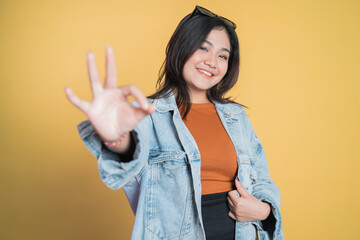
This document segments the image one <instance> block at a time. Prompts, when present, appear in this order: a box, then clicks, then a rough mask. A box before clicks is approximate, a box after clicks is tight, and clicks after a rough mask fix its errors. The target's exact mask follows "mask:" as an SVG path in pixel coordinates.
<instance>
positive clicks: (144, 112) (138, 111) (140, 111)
mask: <svg viewBox="0 0 360 240" xmlns="http://www.w3.org/2000/svg"><path fill="white" fill-rule="evenodd" d="M134 111H135V117H136V119H137V120H138V121H141V119H143V118H144V117H146V116H147V115H149V114H151V113H153V112H154V111H155V107H154V105H152V104H149V105H148V108H147V109H146V110H144V109H143V108H135V110H134Z"/></svg>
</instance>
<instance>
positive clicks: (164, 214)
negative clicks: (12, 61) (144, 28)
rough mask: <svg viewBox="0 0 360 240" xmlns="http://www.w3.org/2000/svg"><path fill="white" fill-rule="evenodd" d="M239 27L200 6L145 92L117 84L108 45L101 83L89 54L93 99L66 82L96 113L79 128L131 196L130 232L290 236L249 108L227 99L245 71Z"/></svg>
mask: <svg viewBox="0 0 360 240" xmlns="http://www.w3.org/2000/svg"><path fill="white" fill-rule="evenodd" d="M235 27H236V25H235V24H234V23H233V22H231V21H230V20H228V19H226V18H223V17H220V16H218V15H216V14H214V13H212V12H210V11H209V10H207V9H204V8H202V7H199V6H197V7H196V8H195V10H194V11H193V12H192V13H191V14H189V15H187V16H185V18H184V19H183V20H182V21H181V22H180V24H179V25H178V27H177V29H176V30H175V32H174V34H173V36H172V37H171V39H170V41H169V44H168V46H167V51H166V59H165V62H164V67H163V69H162V72H161V73H160V75H159V79H158V90H157V92H156V93H155V94H153V95H152V96H149V97H148V98H145V96H144V95H143V93H142V91H141V90H140V89H139V88H138V87H136V86H134V85H131V86H120V87H117V77H116V69H115V58H114V53H113V50H112V48H111V47H109V46H108V47H107V50H106V58H107V59H106V63H107V75H106V80H105V84H104V87H103V86H101V84H100V81H99V76H98V74H97V68H96V65H95V58H94V55H93V54H92V53H91V52H89V53H88V56H87V61H88V69H89V76H90V83H91V88H92V92H93V96H94V98H93V101H92V102H86V101H83V100H81V99H79V98H78V97H77V96H76V95H74V93H73V92H72V91H71V90H70V89H69V88H67V89H66V95H67V97H68V99H69V100H70V102H71V103H72V104H74V105H75V106H76V107H78V108H79V109H80V110H81V111H83V112H84V113H85V114H86V115H87V117H88V119H89V120H88V121H85V122H83V123H81V124H79V126H78V129H79V133H80V135H81V138H82V139H83V141H84V143H85V144H86V146H87V147H88V148H89V150H90V151H91V152H92V153H93V154H94V155H95V156H96V157H97V158H98V161H99V162H98V166H99V171H100V175H101V178H102V180H103V181H104V183H105V184H106V185H107V186H109V187H110V188H112V189H119V188H123V189H124V191H125V193H126V195H127V197H128V200H129V202H130V205H131V207H132V210H133V212H134V213H135V222H134V229H133V235H132V239H188V240H193V239H208V240H209V239H210V240H211V239H223V240H230V239H231V240H234V239H246V240H248V239H256V238H260V239H283V234H282V218H281V214H280V194H279V190H278V188H277V187H276V186H275V184H274V183H273V182H272V180H270V179H269V172H268V167H267V161H266V158H265V154H264V151H263V148H262V145H261V142H260V141H259V139H258V138H257V136H256V135H255V133H254V131H253V128H252V126H251V124H250V121H249V119H248V117H247V115H246V114H245V112H244V106H242V105H240V104H237V103H235V102H233V101H231V100H230V99H228V98H225V97H224V94H225V93H226V92H228V91H229V90H230V89H231V88H232V87H233V86H234V84H235V83H236V81H237V78H238V74H239V44H238V39H237V35H236V32H235ZM128 96H133V97H134V98H135V99H136V102H134V103H133V104H131V103H129V101H128V99H127V97H128Z"/></svg>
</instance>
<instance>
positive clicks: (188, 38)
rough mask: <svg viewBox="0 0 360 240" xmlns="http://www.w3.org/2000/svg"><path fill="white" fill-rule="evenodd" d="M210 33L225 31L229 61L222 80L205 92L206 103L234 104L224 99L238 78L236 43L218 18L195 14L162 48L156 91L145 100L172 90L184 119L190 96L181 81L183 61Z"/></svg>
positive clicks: (237, 45)
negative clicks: (162, 57) (228, 46)
mask: <svg viewBox="0 0 360 240" xmlns="http://www.w3.org/2000/svg"><path fill="white" fill-rule="evenodd" d="M213 29H225V30H226V32H227V34H228V36H229V40H230V57H229V60H228V70H227V72H226V74H225V76H224V77H223V79H222V80H221V81H220V82H219V83H218V84H216V85H215V86H213V87H212V88H211V89H208V90H207V93H206V94H207V97H208V99H209V100H210V101H211V102H213V101H217V102H220V103H230V102H234V101H232V100H230V98H225V97H224V95H225V93H226V92H227V91H229V90H230V89H231V88H232V87H233V86H234V85H235V83H236V82H237V79H238V75H239V64H240V54H239V41H238V38H237V35H236V32H235V30H234V28H232V27H231V26H229V25H227V24H226V23H225V22H223V20H221V19H220V18H218V17H209V16H205V15H202V14H196V15H194V16H192V17H191V18H190V14H189V15H187V16H185V17H184V18H183V19H182V20H181V21H180V23H179V25H178V26H177V28H176V30H175V32H174V33H173V35H172V36H171V38H170V41H169V43H168V45H167V47H166V58H165V61H164V63H163V64H162V66H161V68H160V71H159V78H158V80H157V83H156V86H157V91H156V93H154V94H153V95H151V96H149V98H152V99H157V98H161V97H165V96H167V95H169V94H170V92H171V91H170V90H172V89H176V93H177V94H176V104H177V105H178V106H179V107H180V106H182V111H181V115H182V117H183V118H184V119H185V118H186V116H187V114H188V113H189V111H190V108H191V102H190V95H189V92H188V87H187V84H186V82H185V80H184V77H183V69H184V65H185V63H186V61H187V60H188V59H189V58H190V57H191V55H192V54H193V53H194V52H195V51H196V50H197V49H199V47H200V46H201V44H202V43H203V42H204V40H205V39H206V37H207V36H208V34H209V33H210V31H211V30H213Z"/></svg>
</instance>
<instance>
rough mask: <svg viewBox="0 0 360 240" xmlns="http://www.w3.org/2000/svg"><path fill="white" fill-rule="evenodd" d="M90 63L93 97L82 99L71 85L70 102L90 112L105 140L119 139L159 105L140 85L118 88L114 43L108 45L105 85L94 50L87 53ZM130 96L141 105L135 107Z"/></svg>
mask: <svg viewBox="0 0 360 240" xmlns="http://www.w3.org/2000/svg"><path fill="white" fill-rule="evenodd" d="M87 66H88V72H89V79H90V86H91V90H92V94H93V100H92V101H91V102H87V101H84V100H81V99H80V98H78V97H77V96H76V95H75V94H74V93H73V92H72V90H71V89H70V88H65V93H66V96H67V98H68V99H69V101H70V102H71V103H72V104H73V105H74V106H76V107H77V108H79V109H80V110H81V111H82V112H84V113H85V114H86V116H87V117H88V119H89V121H90V122H91V124H92V126H93V127H94V129H95V131H96V132H97V133H98V134H99V136H100V138H101V139H102V140H103V141H108V142H113V141H118V140H119V139H120V138H121V137H122V136H123V135H124V134H126V133H127V132H129V131H131V130H133V129H134V128H135V126H136V125H137V124H138V123H139V122H140V120H141V119H143V118H144V117H145V116H147V115H148V114H151V113H152V112H154V110H155V107H154V106H153V105H152V104H148V103H147V101H146V98H145V96H144V94H143V93H142V91H141V90H140V89H139V88H138V87H137V86H135V85H127V86H121V87H117V76H116V65H115V57H114V52H113V50H112V48H111V47H110V46H107V47H106V78H105V84H104V86H101V83H100V80H99V75H98V71H97V68H96V63H95V56H94V54H93V53H92V52H90V51H88V53H87ZM128 96H133V97H134V99H135V100H136V101H137V102H138V103H139V104H140V107H139V108H136V107H134V106H132V105H131V103H130V102H129V101H128Z"/></svg>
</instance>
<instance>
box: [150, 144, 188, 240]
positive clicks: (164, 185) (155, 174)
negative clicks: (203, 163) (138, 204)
mask: <svg viewBox="0 0 360 240" xmlns="http://www.w3.org/2000/svg"><path fill="white" fill-rule="evenodd" d="M149 170H150V171H149V172H148V176H147V177H148V186H147V194H146V227H147V229H148V230H149V231H151V232H152V233H153V234H155V235H157V236H158V237H159V238H160V239H175V238H180V237H181V236H184V235H186V234H187V233H189V232H190V227H191V221H192V219H193V218H192V211H191V210H192V198H193V196H192V195H193V194H192V188H191V181H190V174H189V166H188V164H187V161H186V154H185V152H183V151H162V150H150V155H149Z"/></svg>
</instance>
